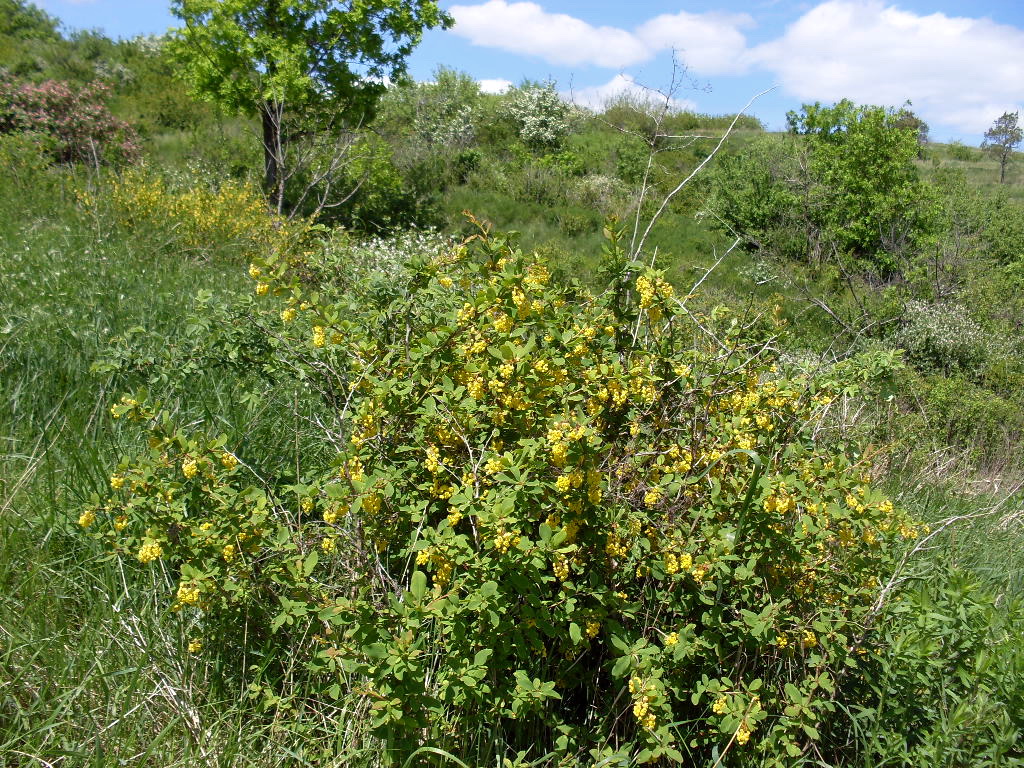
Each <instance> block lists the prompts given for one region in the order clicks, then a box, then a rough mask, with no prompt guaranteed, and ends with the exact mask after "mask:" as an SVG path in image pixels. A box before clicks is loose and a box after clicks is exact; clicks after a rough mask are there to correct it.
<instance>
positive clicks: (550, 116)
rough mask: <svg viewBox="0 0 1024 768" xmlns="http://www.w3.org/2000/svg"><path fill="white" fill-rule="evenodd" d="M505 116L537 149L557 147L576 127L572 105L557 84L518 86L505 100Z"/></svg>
mask: <svg viewBox="0 0 1024 768" xmlns="http://www.w3.org/2000/svg"><path fill="white" fill-rule="evenodd" d="M505 115H506V117H508V119H509V120H511V121H512V123H513V125H515V126H516V129H517V130H518V132H519V138H520V139H522V140H523V142H524V143H525V144H526V145H527V146H529V147H533V148H535V149H551V148H554V147H557V146H558V145H559V144H560V143H561V141H562V139H563V138H564V137H565V136H566V135H567V134H568V133H569V130H570V128H571V127H572V122H571V117H572V107H571V106H570V105H569V104H567V103H566V102H564V101H562V98H561V97H560V96H559V95H558V92H557V91H556V90H555V86H554V84H553V83H547V84H545V85H543V86H532V87H527V88H516V89H514V90H513V91H511V92H510V93H509V95H508V97H507V100H506V101H505Z"/></svg>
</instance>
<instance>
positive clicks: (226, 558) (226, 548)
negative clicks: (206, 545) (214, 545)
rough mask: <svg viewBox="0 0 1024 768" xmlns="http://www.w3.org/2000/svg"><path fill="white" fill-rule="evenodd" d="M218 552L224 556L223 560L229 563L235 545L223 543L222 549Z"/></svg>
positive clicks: (233, 555) (233, 557) (232, 556)
mask: <svg viewBox="0 0 1024 768" xmlns="http://www.w3.org/2000/svg"><path fill="white" fill-rule="evenodd" d="M220 553H221V555H222V556H223V557H224V562H226V563H230V562H231V561H232V560H234V559H235V545H234V544H225V545H224V549H222V550H221V551H220Z"/></svg>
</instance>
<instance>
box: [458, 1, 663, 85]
mask: <svg viewBox="0 0 1024 768" xmlns="http://www.w3.org/2000/svg"><path fill="white" fill-rule="evenodd" d="M448 10H449V12H450V13H451V15H452V16H453V17H454V18H455V26H454V28H453V29H452V32H453V33H454V34H456V35H459V36H460V37H464V38H466V39H468V40H469V41H470V42H472V43H474V44H475V45H482V46H487V47H489V48H500V49H502V50H505V51H511V52H513V53H525V54H529V55H531V56H539V57H540V58H542V59H544V60H545V61H548V62H550V63H552V64H564V65H568V66H573V65H579V64H596V65H597V66H600V67H611V68H618V67H626V66H629V65H630V64H636V63H638V62H641V61H645V60H646V59H648V58H650V57H651V51H650V50H649V49H648V47H647V46H646V45H645V44H644V43H643V42H642V41H641V40H639V39H638V38H637V37H636V36H635V35H633V34H631V33H629V32H627V31H626V30H624V29H619V28H617V27H594V26H592V25H590V24H588V23H587V22H585V21H583V20H581V19H577V18H575V17H574V16H569V15H567V14H564V13H548V12H547V11H545V10H544V9H543V8H541V6H539V5H537V4H536V3H516V2H513V3H509V2H506V1H505V0H488V2H486V3H482V4H480V5H453V6H452V7H451V8H449V9H448Z"/></svg>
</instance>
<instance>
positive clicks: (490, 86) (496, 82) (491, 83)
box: [477, 78, 512, 93]
mask: <svg viewBox="0 0 1024 768" xmlns="http://www.w3.org/2000/svg"><path fill="white" fill-rule="evenodd" d="M477 84H478V85H479V86H480V90H481V91H483V92H484V93H504V92H505V91H507V90H508V89H509V88H511V87H512V81H511V80H501V79H487V78H485V79H483V80H477Z"/></svg>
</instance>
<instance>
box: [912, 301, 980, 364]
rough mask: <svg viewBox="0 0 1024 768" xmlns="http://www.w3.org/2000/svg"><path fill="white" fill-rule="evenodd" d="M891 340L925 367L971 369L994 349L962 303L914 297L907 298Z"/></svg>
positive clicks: (915, 361)
mask: <svg viewBox="0 0 1024 768" xmlns="http://www.w3.org/2000/svg"><path fill="white" fill-rule="evenodd" d="M895 341H896V343H897V344H899V346H901V347H902V348H903V349H905V350H906V351H907V358H908V359H909V360H910V361H911V362H913V363H915V364H916V365H917V366H919V367H921V368H923V369H925V370H938V371H955V370H956V369H958V368H959V369H961V370H964V371H972V370H974V369H976V368H978V367H979V366H981V365H983V364H984V362H985V361H986V360H987V359H988V358H990V357H991V356H992V354H993V353H994V352H996V351H997V350H995V349H994V344H995V342H994V340H992V339H990V337H989V335H988V334H986V333H985V331H984V330H983V329H982V328H981V326H980V325H978V323H977V322H976V321H975V320H974V318H972V317H971V315H970V313H969V312H968V311H967V309H966V308H965V307H961V306H957V305H953V304H929V303H928V302H924V301H917V300H911V301H908V302H907V306H906V314H905V316H904V319H903V326H902V328H900V330H899V331H898V332H897V334H896V336H895Z"/></svg>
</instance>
